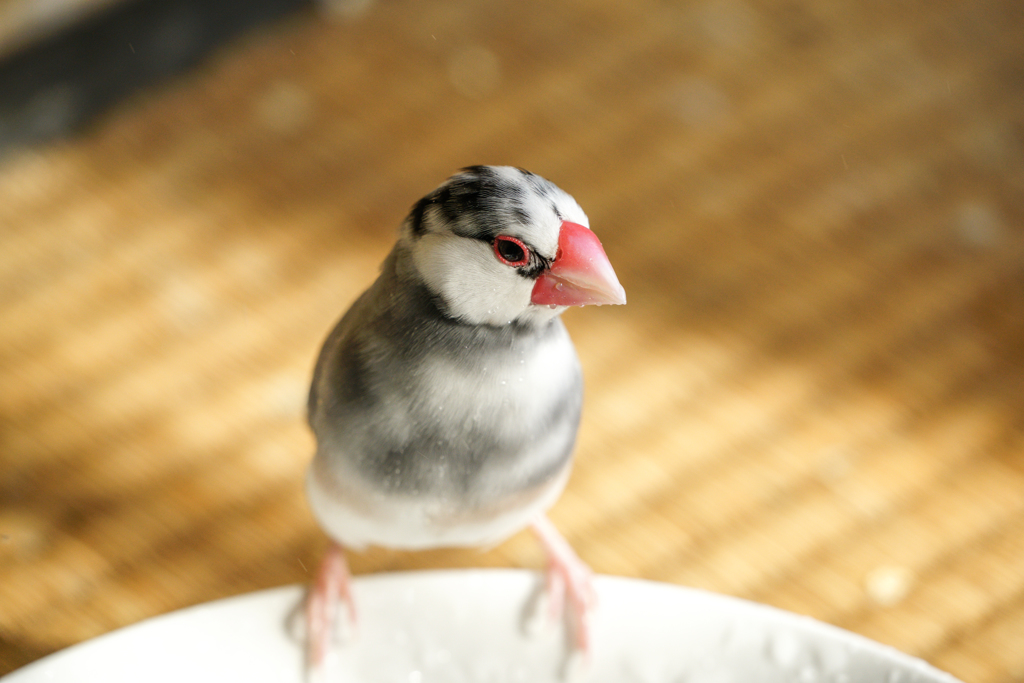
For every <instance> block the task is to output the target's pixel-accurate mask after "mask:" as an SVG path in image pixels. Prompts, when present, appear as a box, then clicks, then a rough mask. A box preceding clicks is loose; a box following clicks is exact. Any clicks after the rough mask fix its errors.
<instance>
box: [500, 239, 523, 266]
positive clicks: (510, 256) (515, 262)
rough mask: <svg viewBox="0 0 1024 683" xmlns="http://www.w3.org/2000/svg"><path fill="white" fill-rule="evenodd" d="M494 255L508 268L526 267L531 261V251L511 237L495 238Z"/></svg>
mask: <svg viewBox="0 0 1024 683" xmlns="http://www.w3.org/2000/svg"><path fill="white" fill-rule="evenodd" d="M494 254H495V255H496V256H497V257H498V260H499V261H501V262H502V263H504V264H505V265H506V266H513V267H518V266H525V265H526V264H527V262H529V260H530V249H529V248H528V247H527V246H526V245H525V244H523V243H522V241H520V240H517V239H516V238H515V237H510V236H509V235H498V236H497V237H495V238H494Z"/></svg>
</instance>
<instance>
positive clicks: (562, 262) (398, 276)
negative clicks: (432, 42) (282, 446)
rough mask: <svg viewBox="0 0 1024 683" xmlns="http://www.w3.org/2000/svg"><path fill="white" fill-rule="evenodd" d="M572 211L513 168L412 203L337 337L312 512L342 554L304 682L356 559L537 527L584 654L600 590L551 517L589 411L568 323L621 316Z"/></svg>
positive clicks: (324, 392)
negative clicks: (597, 308)
mask: <svg viewBox="0 0 1024 683" xmlns="http://www.w3.org/2000/svg"><path fill="white" fill-rule="evenodd" d="M589 226H590V222H589V219H588V218H587V215H586V214H585V213H584V211H583V209H582V208H581V207H580V205H579V204H578V203H577V202H576V200H575V199H573V197H572V196H571V195H569V194H568V193H566V192H565V191H563V190H562V189H560V188H559V187H558V186H556V185H555V184H554V183H552V182H550V181H548V180H546V179H544V178H542V177H541V176H539V175H536V174H534V173H531V172H529V171H526V170H523V169H520V168H516V167H511V166H470V167H467V168H464V169H462V170H461V171H459V172H457V173H455V174H454V175H452V176H451V177H450V178H448V179H447V180H446V181H445V182H443V183H442V184H441V185H439V186H438V187H437V188H435V189H434V190H433V191H431V192H430V193H428V194H427V195H426V196H424V197H423V198H422V199H420V200H419V201H417V202H416V203H415V204H414V205H413V206H412V209H411V211H410V212H409V214H408V216H407V217H406V218H405V219H404V221H403V222H402V223H401V226H400V229H399V234H398V239H397V241H396V243H395V245H394V247H393V248H392V250H391V251H390V253H389V254H388V255H387V257H386V258H385V260H384V262H383V264H382V266H381V270H380V274H379V276H378V277H377V279H376V280H375V281H374V282H373V284H372V285H371V286H370V287H369V288H368V289H367V290H366V291H365V292H363V294H362V295H361V296H359V297H358V298H357V299H356V301H355V302H354V303H353V304H352V306H351V307H350V308H349V309H348V311H347V312H346V313H345V314H344V315H343V316H342V318H341V319H340V321H339V322H338V323H337V324H336V325H335V327H334V328H333V330H332V331H331V332H330V333H329V335H328V336H327V339H326V341H325V342H324V344H323V347H322V349H321V351H320V354H319V357H318V359H317V362H316V366H315V369H314V371H313V379H312V384H311V387H310V392H309V402H308V421H309V425H310V427H311V429H312V431H313V433H314V435H315V437H316V452H315V455H314V456H313V459H312V462H311V464H310V466H309V469H308V473H307V476H306V493H307V498H308V501H309V505H310V508H311V510H312V512H313V514H314V517H315V518H316V520H317V522H318V523H319V525H320V526H321V527H322V529H323V530H324V531H325V532H326V533H327V535H328V536H329V537H330V539H331V541H332V543H331V545H330V547H329V548H328V550H327V552H326V553H325V555H324V557H323V560H322V562H321V564H320V568H319V569H318V571H317V573H316V577H315V579H314V581H313V583H312V586H311V587H310V590H309V592H308V596H307V599H306V603H305V624H306V639H307V643H306V647H307V653H306V656H307V665H308V667H309V668H310V670H314V671H315V670H318V668H319V667H321V666H322V665H323V662H324V659H325V657H326V655H327V653H328V650H329V648H330V645H331V641H332V638H333V632H334V629H335V628H336V626H337V623H338V620H339V617H342V615H341V613H340V608H341V607H342V606H344V607H347V618H348V619H349V620H350V621H352V622H354V621H355V619H356V611H355V605H354V603H353V600H352V592H351V574H350V571H349V568H348V563H347V560H346V556H345V553H346V551H360V550H363V549H365V548H367V547H368V546H381V547H387V548H394V549H403V550H421V549H427V548H437V547H492V546H494V545H496V544H498V543H500V542H501V541H503V540H505V539H506V538H508V537H510V536H511V535H513V534H515V533H517V532H518V531H520V530H521V529H524V528H526V527H530V528H531V529H532V530H533V532H534V533H535V535H536V536H537V537H538V539H539V540H540V542H541V544H542V546H543V548H544V550H545V552H546V555H547V570H546V574H545V576H546V580H545V583H544V586H545V594H546V596H547V600H548V603H547V604H548V611H549V613H550V614H551V615H552V617H554V616H556V615H557V614H560V613H564V614H565V616H566V618H567V623H568V625H569V628H570V637H569V642H570V643H571V645H572V647H574V648H576V650H577V651H582V652H586V651H587V650H588V649H589V647H590V644H589V639H590V636H589V629H588V615H589V613H590V612H591V611H592V609H593V606H594V603H595V599H596V594H595V593H594V589H593V586H592V572H591V570H590V569H589V568H588V567H587V565H586V564H585V563H584V562H583V561H582V560H581V559H580V558H579V556H578V555H576V553H575V552H574V551H573V550H572V548H571V547H570V545H569V544H568V542H567V541H566V540H565V538H564V537H563V536H562V535H561V534H560V533H559V532H558V531H557V529H556V528H555V527H554V525H553V524H552V523H551V522H550V520H549V519H548V518H547V516H546V512H547V510H548V509H549V508H550V507H551V506H552V505H553V504H554V502H555V501H556V500H557V499H558V497H559V496H560V495H561V493H562V490H563V488H564V487H565V485H566V481H567V478H568V476H569V472H570V469H571V465H572V460H573V450H574V446H575V442H576V436H577V430H578V428H579V424H580V416H581V410H582V400H583V375H582V370H581V365H580V361H579V358H578V356H577V353H576V350H575V347H574V345H573V343H572V340H571V339H570V337H569V334H568V332H567V330H566V328H565V326H564V324H563V323H562V321H561V318H560V316H561V314H562V313H563V312H564V311H566V310H567V309H568V308H569V307H572V306H585V305H591V304H596V305H603V304H625V303H626V295H625V290H624V289H623V287H622V285H621V284H620V283H619V280H618V278H617V277H616V274H615V271H614V269H613V268H612V265H611V263H610V261H609V259H608V257H607V255H606V253H605V251H604V248H603V246H602V245H601V242H600V240H599V239H598V238H597V236H596V235H595V234H594V233H593V232H592V231H591V229H590V227H589Z"/></svg>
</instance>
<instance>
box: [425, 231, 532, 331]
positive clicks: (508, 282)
mask: <svg viewBox="0 0 1024 683" xmlns="http://www.w3.org/2000/svg"><path fill="white" fill-rule="evenodd" d="M413 259H414V261H415V263H416V269H417V270H418V271H419V272H420V274H421V275H422V276H423V279H424V281H425V282H426V284H427V286H428V287H429V288H430V289H431V290H432V291H434V292H437V293H438V294H440V295H441V298H442V299H443V300H444V302H445V303H446V304H447V305H448V307H449V309H450V311H449V312H450V313H451V314H452V315H454V316H456V317H458V318H459V319H461V320H462V321H464V322H466V323H469V324H473V325H480V324H486V325H495V326H500V325H507V324H508V323H509V322H511V321H512V320H514V319H515V318H516V317H517V316H519V315H520V314H521V313H522V312H523V311H524V310H525V309H527V308H529V307H530V296H531V294H532V293H533V280H530V279H528V278H524V277H522V276H521V275H519V273H517V272H516V271H515V269H514V268H510V267H508V266H506V265H504V264H503V263H501V262H500V261H498V259H497V257H496V256H495V255H494V250H493V248H492V247H491V245H490V244H488V243H486V242H483V241H480V240H474V239H469V238H464V237H451V236H448V235H438V234H428V235H424V236H423V237H421V238H420V239H419V241H418V242H417V243H416V244H415V246H414V247H413Z"/></svg>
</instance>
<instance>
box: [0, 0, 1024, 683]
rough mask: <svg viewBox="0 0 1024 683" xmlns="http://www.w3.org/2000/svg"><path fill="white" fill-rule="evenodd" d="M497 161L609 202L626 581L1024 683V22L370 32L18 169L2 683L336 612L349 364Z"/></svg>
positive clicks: (768, 18) (431, 555) (418, 19)
mask: <svg viewBox="0 0 1024 683" xmlns="http://www.w3.org/2000/svg"><path fill="white" fill-rule="evenodd" d="M126 58H127V57H126ZM476 163H507V164H515V165H520V166H524V167H527V168H529V169H531V170H533V171H536V172H538V173H541V174H542V175H545V176H547V177H548V178H550V179H552V180H553V181H555V182H556V183H558V184H559V185H561V186H562V187H563V188H565V189H566V190H567V191H569V192H570V193H572V194H574V195H575V197H576V198H577V199H578V200H579V201H580V203H581V204H582V206H583V207H584V208H585V209H586V210H587V212H588V213H589V215H590V218H591V221H592V224H593V226H594V228H595V230H596V231H597V232H598V234H599V235H600V236H601V238H602V240H603V241H604V244H605V247H606V249H607V252H608V253H609V255H610V257H611V259H612V261H613V263H614V265H615V267H616V269H617V271H618V273H619V276H620V279H621V280H622V283H623V284H624V286H625V288H626V290H627V292H628V295H629V305H628V306H625V307H620V308H600V309H596V308H595V309H583V310H573V311H570V312H569V313H567V314H566V316H565V319H566V323H567V325H568V326H569V328H570V331H571V332H572V334H573V336H574V338H575V339H576V342H577V346H578V348H579V351H580V355H581V357H582V361H583V364H584V367H585V371H586V375H587V380H588V384H587V397H586V406H585V415H584V420H583V426H582V433H581V438H580V440H579V448H578V460H577V463H578V464H577V467H576V469H575V471H574V474H573V477H572V479H571V480H570V482H569V486H568V489H567V491H566V493H565V495H564V496H563V498H562V499H561V500H560V501H559V503H558V504H557V505H556V506H555V507H554V509H553V510H552V518H553V519H554V521H555V523H556V524H557V525H558V526H559V527H560V528H561V529H562V530H563V531H564V532H565V534H566V535H567V536H568V538H569V539H570V541H571V542H572V543H573V545H574V546H575V547H576V548H577V550H578V551H579V553H580V554H581V555H582V556H583V558H584V559H586V560H587V561H589V562H590V563H591V564H592V566H593V567H594V569H595V570H596V571H598V572H601V573H607V574H619V575H626V576H636V577H644V578H648V579H654V580H657V581H667V582H672V583H678V584H684V585H688V586H697V587H700V588H706V589H710V590H713V591H720V592H723V593H728V594H731V595H736V596H740V597H743V598H748V599H752V600H756V601H760V602H764V603H768V604H771V605H776V606H779V607H782V608H785V609H787V610H793V611H796V612H799V613H802V614H809V615H812V616H814V617H816V618H818V619H822V620H824V621H827V622H830V623H832V624H836V625H838V626H840V627H843V628H846V629H850V630H853V631H855V632H858V633H862V634H864V635H866V636H868V637H870V638H873V639H876V640H879V641H882V642H884V643H888V644H890V645H893V646H895V647H897V648H899V649H901V650H904V651H906V652H908V653H911V654H913V655H917V656H920V657H923V658H925V659H927V660H929V661H930V662H932V663H933V664H935V665H936V666H938V667H940V668H943V669H946V670H948V671H949V672H951V673H953V674H955V675H956V676H958V677H960V678H962V679H963V680H965V681H968V682H969V683H1006V682H1009V681H1024V5H1022V4H1021V2H1020V0H978V1H976V2H960V1H958V0H907V1H904V2H891V1H890V0H886V1H885V2H883V1H881V0H866V1H865V2H857V3H853V2H850V3H832V2H824V1H817V2H814V1H808V2H790V1H786V2H775V1H770V0H693V1H692V2H666V1H662V0H637V1H634V2H612V1H611V0H605V1H600V0H586V1H584V0H558V1H551V0H524V1H522V2H497V1H490V2H474V1H472V0H453V1H449V2H424V1H419V2H416V1H414V0H386V1H384V0H380V1H378V2H375V3H372V2H367V1H366V0H361V1H355V0H350V2H349V3H348V4H346V5H344V6H343V7H340V8H337V7H336V8H335V10H334V11H333V12H331V13H329V15H324V14H318V13H315V12H310V13H308V14H305V15H299V16H296V17H294V18H293V19H291V20H288V21H286V22H284V23H280V24H277V25H274V26H271V27H269V28H267V29H265V30H262V31H260V32H258V33H257V34H254V35H250V36H248V37H246V38H245V39H243V40H241V41H236V42H234V43H233V44H232V45H230V46H227V47H226V48H225V49H223V50H222V51H220V52H219V53H218V54H217V55H216V56H215V57H214V58H212V59H211V60H208V61H207V62H205V63H204V64H203V65H202V67H201V68H199V69H198V70H195V71H192V72H191V73H189V74H187V75H186V76H183V77H181V78H179V79H177V80H175V81H174V82H172V83H169V84H166V85H164V86H162V87H160V88H157V89H151V90H149V91H148V92H146V93H144V94H142V95H141V96H136V97H134V98H133V99H132V100H131V101H129V102H126V103H124V104H123V105H121V106H119V107H118V108H117V109H116V110H115V111H113V112H112V113H110V114H108V115H107V116H105V117H104V118H103V119H102V120H101V121H99V122H98V123H96V124H95V125H94V126H92V127H91V128H90V129H89V130H88V131H86V132H85V133H84V134H83V135H81V136H79V137H78V138H76V139H73V140H70V141H68V142H65V143H60V144H55V145H51V146H46V147H36V148H34V149H29V150H24V151H22V152H20V153H18V154H16V155H14V156H12V157H9V158H8V159H6V160H5V161H4V162H3V163H2V164H0V458H2V465H0V673H4V672H6V671H10V670H12V669H14V668H17V667H19V666H21V665H23V664H26V663H28V662H30V661H32V660H35V659H37V658H39V657H42V656H44V655H46V654H48V653H51V652H53V651H55V650H57V649H60V648H63V647H65V646H68V645H71V644H73V643H76V642H79V641H81V640H83V639H86V638H90V637H93V636H96V635H99V634H101V633H104V632H107V631H109V630H111V629H114V628H117V627H120V626H124V625H127V624H131V623H133V622H136V621H138V620H140V619H143V618H145V617H149V616H152V615H156V614H160V613H163V612H166V611H168V610H173V609H176V608H180V607H184V606H186V605H192V604H195V603H199V602H203V601H207V600H211V599H215V598H221V597H225V596H229V595H235V594H239V593H244V592H248V591H252V590H257V589H261V588H267V587H271V586H278V585H281V584H289V583H296V582H305V581H307V580H308V579H309V576H310V574H309V571H310V569H311V568H312V567H314V566H315V565H316V563H317V561H318V558H319V556H320V554H321V553H322V551H323V549H324V548H325V546H326V540H325V538H324V536H323V534H322V533H321V532H320V531H319V530H318V529H317V527H316V526H315V524H314V522H313V520H312V518H311V516H310V514H309V512H308V510H307V508H306V505H305V502H304V498H303V493H302V477H303V473H304V469H305V467H306V464H307V462H308V460H309V458H310V455H311V449H312V440H311V437H310V435H309V433H308V432H307V429H306V427H305V424H304V415H303V401H304V397H305V392H306V387H307V382H308V379H309V376H310V371H311V368H312V364H313V360H314V357H315V354H316V353H317V350H318V348H319V344H320V343H321V341H322V339H323V337H324V335H325V334H326V332H327V331H328V329H329V328H330V326H331V325H332V324H333V322H334V320H335V319H336V317H337V316H338V315H339V314H340V313H341V312H342V310H343V309H344V308H345V307H346V306H347V305H348V304H349V303H350V302H351V301H352V300H353V299H354V298H355V297H356V296H357V295H358V294H359V292H360V291H361V290H362V289H363V288H364V287H365V286H366V285H367V284H368V283H369V282H370V281H371V280H372V278H373V277H374V275H375V272H376V269H377V266H378V264H379V262H380V261H381V259H382V258H383V256H384V254H385V253H386V251H387V250H388V248H389V246H390V244H391V242H392V241H393V238H394V234H395V229H396V227H397V225H398V223H399V222H400V221H401V220H402V218H403V216H404V214H405V212H406V211H407V210H408V208H409V206H410V205H411V204H412V203H413V201H415V200H416V199H417V198H418V197H420V196H421V195H423V194H424V193H425V192H427V191H428V190H430V189H431V188H432V187H433V186H435V185H436V184H437V183H439V182H440V181H441V180H443V179H444V178H445V177H446V176H447V175H448V174H449V173H451V172H452V171H453V170H455V169H456V168H458V167H461V166H465V165H469V164H476ZM352 563H353V566H354V570H355V571H356V573H359V574H362V573H368V572H380V571H388V570H398V569H409V568H447V567H469V566H472V567H476V566H496V567H508V566H512V567H540V566H541V565H542V555H541V551H540V549H539V548H538V546H537V545H536V543H535V541H534V540H533V538H532V537H531V536H529V535H528V534H521V535H519V536H516V537H514V538H513V539H511V540H510V541H509V542H507V543H505V544H503V545H501V546H500V547H498V548H496V549H494V550H491V551H489V552H486V553H482V554H481V553H478V552H474V551H436V552H427V553H418V554H414V553H401V552H392V551H386V550H373V551H371V552H368V553H366V554H364V555H356V556H353V558H352Z"/></svg>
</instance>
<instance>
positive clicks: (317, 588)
mask: <svg viewBox="0 0 1024 683" xmlns="http://www.w3.org/2000/svg"><path fill="white" fill-rule="evenodd" d="M342 600H344V601H345V604H346V605H347V607H348V617H349V621H350V623H351V624H355V621H356V610H355V605H354V603H353V602H352V580H351V575H350V574H349V571H348V563H347V562H346V561H345V552H344V549H343V548H342V547H341V546H340V545H339V544H337V543H335V544H332V545H331V547H330V548H329V549H328V550H327V554H326V555H325V556H324V559H323V561H322V562H321V563H320V569H319V570H318V571H317V575H316V580H315V581H314V583H313V586H312V587H311V588H310V591H309V596H308V597H307V598H306V647H307V650H306V658H307V660H306V666H307V667H308V669H309V672H310V675H311V677H312V678H314V679H315V678H316V675H315V674H317V673H318V672H319V671H320V669H321V667H322V666H323V663H324V659H325V658H326V657H327V651H328V650H329V649H330V645H331V641H332V640H333V636H334V632H335V629H336V628H337V626H338V624H337V619H338V603H339V602H340V601H342Z"/></svg>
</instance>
